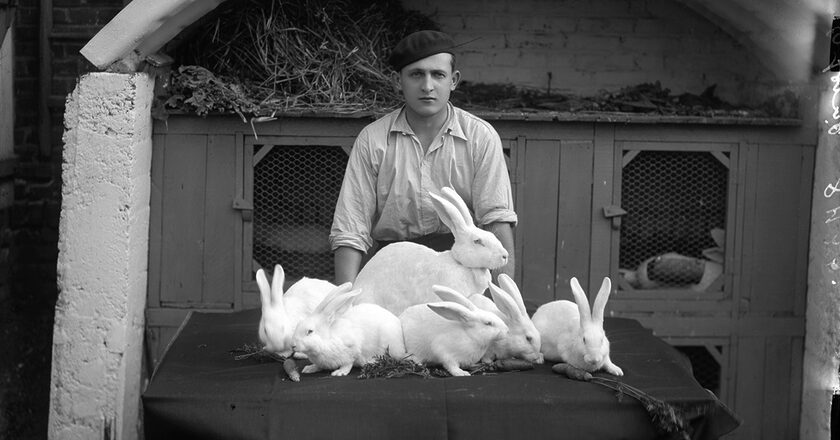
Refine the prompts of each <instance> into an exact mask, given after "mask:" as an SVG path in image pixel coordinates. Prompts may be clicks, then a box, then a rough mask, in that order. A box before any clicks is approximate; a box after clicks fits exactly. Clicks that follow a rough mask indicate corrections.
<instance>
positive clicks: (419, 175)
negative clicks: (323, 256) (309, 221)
mask: <svg viewBox="0 0 840 440" xmlns="http://www.w3.org/2000/svg"><path fill="white" fill-rule="evenodd" d="M444 186H450V187H452V188H454V189H455V191H456V192H457V193H458V194H459V195H460V196H461V198H463V199H464V201H465V202H466V203H467V206H468V207H470V210H471V213H472V214H473V218H474V219H475V223H476V224H477V225H479V226H483V225H487V224H490V223H495V222H510V223H514V224H515V223H516V221H517V217H516V213H515V212H514V211H513V196H512V193H511V187H510V178H509V177H508V171H507V166H506V164H505V159H504V154H503V153H502V142H501V139H500V138H499V134H498V133H497V132H496V130H495V129H494V128H493V127H492V126H491V125H490V124H489V123H487V122H486V121H484V120H482V119H480V118H478V117H476V116H474V115H472V114H470V113H468V112H466V111H464V110H461V109H459V108H457V107H455V106H453V105H452V104H448V118H447V121H446V122H445V124H444V128H443V130H442V134H441V136H440V137H438V138H437V139H433V140H432V143H431V145H429V148H428V151H427V152H425V153H424V151H423V148H422V146H421V145H420V140H419V139H418V137H417V136H416V135H415V134H414V131H413V130H412V129H411V127H410V126H409V125H408V121H407V120H406V117H405V112H404V110H403V109H397V110H395V111H393V112H391V113H389V114H387V115H385V116H383V117H382V118H380V119H378V120H376V121H374V122H373V123H371V124H369V125H368V126H367V127H365V128H364V129H363V130H362V132H361V133H360V134H359V136H358V137H357V138H356V142H355V143H354V144H353V149H352V151H351V153H350V159H349V161H348V163H347V170H346V172H345V174H344V181H343V183H342V185H341V193H340V194H339V196H338V203H337V204H336V209H335V215H334V217H333V224H332V230H331V231H330V244H331V246H332V249H336V248H338V247H340V246H347V247H351V248H355V249H358V250H360V251H363V252H366V251H367V250H368V249H369V248H370V247H371V246H372V245H373V240H377V241H379V240H386V241H398V240H408V239H412V238H416V237H420V236H423V235H429V234H434V233H445V232H449V230H448V228H447V227H446V226H445V225H444V224H443V223H442V222H441V221H440V218H439V217H438V215H437V213H436V212H435V210H434V207H433V205H432V201H431V197H430V196H429V195H428V193H429V191H432V192H434V193H436V194H440V188H442V187H444Z"/></svg>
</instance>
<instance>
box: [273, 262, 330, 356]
mask: <svg viewBox="0 0 840 440" xmlns="http://www.w3.org/2000/svg"><path fill="white" fill-rule="evenodd" d="M285 280H286V274H285V272H284V271H283V268H282V267H281V266H280V265H279V264H278V265H276V266H274V275H273V277H272V279H271V284H270V285H269V283H268V279H267V278H266V276H265V271H264V270H263V269H259V270H257V286H259V288H260V303H261V308H262V316H261V317H260V326H259V337H260V342H261V343H262V344H263V349H264V350H266V351H270V352H272V353H277V354H279V355H281V356H284V357H288V356H289V355H291V354H292V334H293V333H294V331H295V327H296V326H297V324H298V322H300V320H301V319H303V317H305V316H307V315H309V314H310V313H312V311H313V310H314V309H315V306H317V305H318V303H320V302H321V301H322V300H323V299H324V297H326V296H327V293H329V292H330V291H332V290H333V289H334V288H335V285H334V284H333V283H330V282H329V281H324V280H319V279H315V278H307V277H303V278H301V279H300V280H299V281H297V282H296V283H294V284H292V285H291V286H290V287H289V289H288V291H286V294H285V295H284V294H283V283H284V282H285ZM297 357H300V356H297Z"/></svg>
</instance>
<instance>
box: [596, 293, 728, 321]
mask: <svg viewBox="0 0 840 440" xmlns="http://www.w3.org/2000/svg"><path fill="white" fill-rule="evenodd" d="M623 294H624V292H622V293H617V294H615V295H613V296H611V297H610V301H609V304H610V310H612V311H614V312H615V313H622V312H629V313H632V312H651V313H678V314H681V315H682V314H692V313H694V314H700V313H703V314H708V313H710V312H714V313H717V314H721V315H726V316H729V314H730V310H731V308H732V301H730V300H711V301H708V300H702V299H692V300H684V299H680V300H675V299H671V298H665V299H663V298H661V297H660V298H655V299H636V298H635V297H633V299H627V298H623V297H622V295H623Z"/></svg>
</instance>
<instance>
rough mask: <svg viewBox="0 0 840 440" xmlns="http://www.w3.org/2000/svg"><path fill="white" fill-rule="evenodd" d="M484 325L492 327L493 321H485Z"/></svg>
mask: <svg viewBox="0 0 840 440" xmlns="http://www.w3.org/2000/svg"><path fill="white" fill-rule="evenodd" d="M484 325H489V326H492V325H493V322H492V321H484Z"/></svg>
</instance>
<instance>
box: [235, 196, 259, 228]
mask: <svg viewBox="0 0 840 440" xmlns="http://www.w3.org/2000/svg"><path fill="white" fill-rule="evenodd" d="M233 209H235V210H237V211H241V212H242V220H244V221H246V222H251V221H254V204H253V203H251V201H250V200H245V199H243V198H240V197H237V198H235V199H233Z"/></svg>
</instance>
